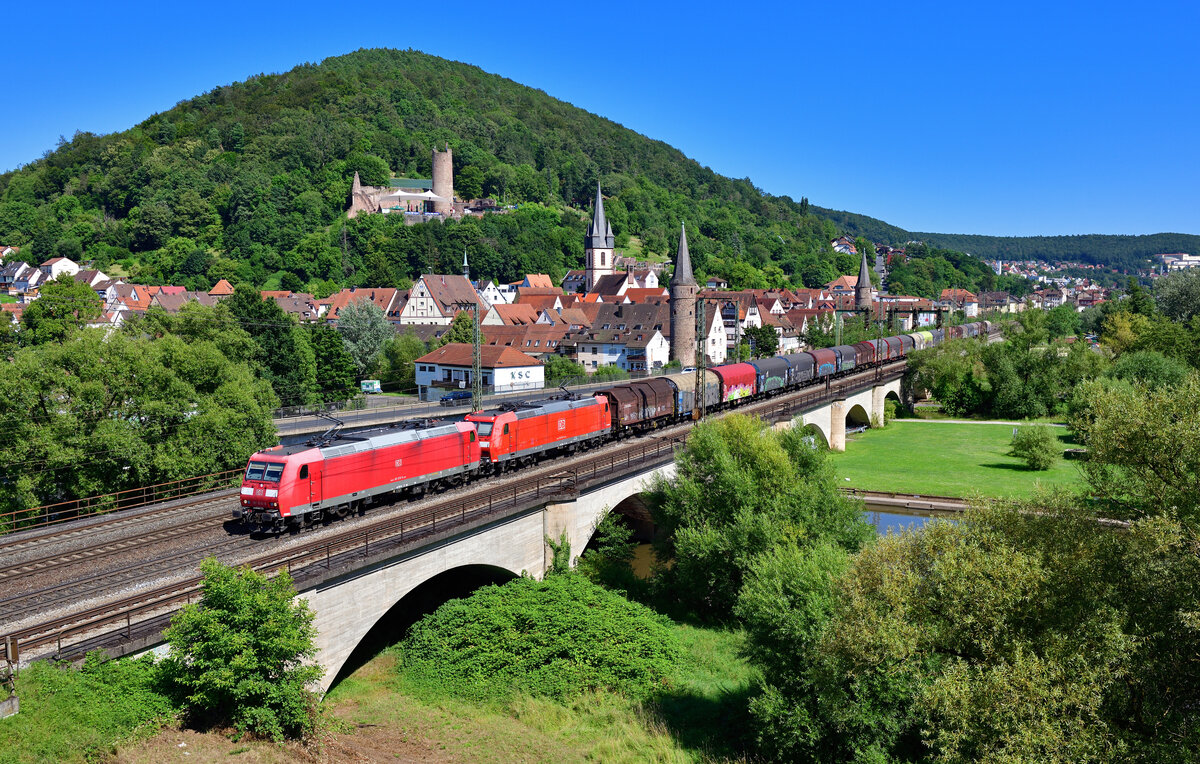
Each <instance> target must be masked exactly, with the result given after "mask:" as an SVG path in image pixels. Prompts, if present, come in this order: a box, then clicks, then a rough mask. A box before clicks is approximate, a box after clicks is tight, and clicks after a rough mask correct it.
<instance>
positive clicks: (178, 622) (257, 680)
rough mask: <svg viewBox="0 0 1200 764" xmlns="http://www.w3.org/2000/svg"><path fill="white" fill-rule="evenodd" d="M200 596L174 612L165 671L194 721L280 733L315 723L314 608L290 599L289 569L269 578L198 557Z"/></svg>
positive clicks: (307, 728)
mask: <svg viewBox="0 0 1200 764" xmlns="http://www.w3.org/2000/svg"><path fill="white" fill-rule="evenodd" d="M200 570H201V572H202V573H203V574H204V582H203V583H202V584H201V598H200V601H199V602H198V603H196V604H193V605H188V606H186V607H184V608H183V609H182V610H181V611H179V613H177V614H176V615H175V617H174V618H172V619H171V626H170V628H168V629H167V631H166V634H165V637H166V640H167V644H169V645H170V646H171V656H170V657H169V658H167V659H166V660H165V661H163V662H162V664H161V665H162V671H163V677H164V679H165V680H166V681H167V682H168V684H169V685H170V686H172V688H173V689H174V690H175V691H176V692H177V693H178V695H179V697H180V701H181V702H182V705H183V706H184V708H185V709H186V711H187V712H188V714H189V715H190V716H191V718H192V721H193V722H197V723H200V724H202V725H203V724H214V723H215V724H220V723H232V724H233V725H234V726H236V727H237V728H238V729H240V730H246V731H249V732H252V733H254V734H256V735H260V736H263V737H270V738H272V739H275V740H281V739H283V738H284V737H285V736H289V737H298V736H301V735H304V734H306V733H308V732H311V731H312V728H313V712H314V709H315V695H314V693H313V692H312V691H311V690H310V689H309V685H310V684H311V683H312V682H315V681H316V680H317V679H319V678H320V677H321V673H322V669H321V667H320V666H317V665H314V664H312V663H310V662H309V659H311V658H313V657H314V656H315V655H316V652H317V649H316V646H315V644H314V642H313V640H314V638H315V637H316V629H315V628H313V625H312V621H313V613H312V611H310V610H309V609H308V605H307V603H305V602H303V601H300V602H293V598H294V596H295V593H296V592H295V589H294V588H293V587H292V579H291V576H289V575H288V574H287V572H286V571H282V570H281V571H280V572H279V574H278V575H277V576H275V578H272V579H268V578H267V577H266V576H264V575H262V574H261V573H255V572H254V571H252V570H249V569H241V570H237V569H234V568H231V567H229V566H227V565H223V564H221V563H220V562H217V560H215V559H213V558H209V559H207V560H205V561H204V562H203V563H201V565H200Z"/></svg>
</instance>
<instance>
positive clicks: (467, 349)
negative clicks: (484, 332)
mask: <svg viewBox="0 0 1200 764" xmlns="http://www.w3.org/2000/svg"><path fill="white" fill-rule="evenodd" d="M480 356H481V363H480V375H481V376H482V381H483V389H484V392H485V393H493V392H496V393H509V392H516V391H519V390H541V389H542V388H543V387H545V386H546V376H545V369H544V367H543V366H542V364H541V362H540V361H538V360H537V359H536V358H534V357H532V356H528V355H526V354H524V353H522V352H521V351H519V350H516V349H514V348H511V347H507V346H496V345H484V346H483V347H482V348H480ZM414 363H415V364H416V378H417V379H416V381H417V390H418V391H419V393H420V397H421V400H423V401H429V400H436V399H438V398H440V397H441V396H442V395H444V394H445V393H448V392H451V391H453V390H470V389H471V384H472V379H471V373H472V369H473V368H474V365H473V363H472V348H471V346H470V345H468V344H466V343H464V342H451V343H450V344H448V345H443V346H442V347H440V348H438V349H437V350H434V351H433V352H431V353H426V354H425V355H423V356H421V357H420V358H418V359H417V360H416V361H414Z"/></svg>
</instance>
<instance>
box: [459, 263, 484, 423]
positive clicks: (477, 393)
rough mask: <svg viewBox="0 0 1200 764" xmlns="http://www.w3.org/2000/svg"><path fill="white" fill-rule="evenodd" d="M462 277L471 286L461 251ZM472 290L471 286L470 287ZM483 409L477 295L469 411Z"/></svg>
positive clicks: (469, 271) (473, 305) (474, 310)
mask: <svg viewBox="0 0 1200 764" xmlns="http://www.w3.org/2000/svg"><path fill="white" fill-rule="evenodd" d="M462 275H463V278H465V279H466V280H467V286H471V268H470V266H469V265H468V264H467V250H466V249H465V248H464V249H463V263H462ZM471 288H472V289H474V287H473V286H471ZM482 409H483V346H482V342H481V341H480V337H479V295H476V296H475V299H474V300H473V301H472V302H471V411H480V410H482Z"/></svg>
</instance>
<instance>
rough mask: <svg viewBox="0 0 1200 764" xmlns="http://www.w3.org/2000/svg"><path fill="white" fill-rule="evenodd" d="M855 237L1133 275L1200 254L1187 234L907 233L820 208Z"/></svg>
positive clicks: (1197, 241)
mask: <svg viewBox="0 0 1200 764" xmlns="http://www.w3.org/2000/svg"><path fill="white" fill-rule="evenodd" d="M813 209H814V210H816V211H817V212H818V213H819V214H820V215H822V216H824V217H827V218H829V219H830V220H832V221H834V223H836V224H837V226H838V227H839V228H841V229H842V230H844V231H846V232H847V233H849V234H850V235H852V236H862V237H864V238H867V239H870V240H871V241H878V242H887V243H891V244H899V243H902V242H906V241H923V242H925V243H927V244H929V245H931V246H934V247H939V248H942V249H948V250H956V251H958V252H969V253H971V254H972V255H975V256H976V257H981V258H985V259H995V258H1002V259H1004V260H1033V259H1040V260H1047V261H1055V260H1069V261H1073V262H1083V263H1095V264H1098V265H1109V266H1112V267H1115V268H1120V269H1122V270H1127V271H1132V270H1136V269H1138V268H1144V267H1145V266H1146V264H1147V261H1148V260H1149V258H1151V257H1153V256H1154V255H1158V254H1169V253H1173V252H1187V253H1190V254H1197V253H1200V236H1198V235H1194V234H1186V233H1155V234H1146V235H1143V236H1113V235H1105V234H1082V235H1078V236H981V235H978V234H955V233H924V232H918V231H906V230H904V229H903V228H898V227H897V226H894V225H890V224H888V223H885V222H883V221H882V220H877V219H875V218H872V217H869V216H867V215H859V214H857V213H854V212H844V211H842V210H827V209H822V208H819V207H814V208H813Z"/></svg>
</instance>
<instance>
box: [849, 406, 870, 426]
mask: <svg viewBox="0 0 1200 764" xmlns="http://www.w3.org/2000/svg"><path fill="white" fill-rule="evenodd" d="M846 424H847V425H848V426H849V425H853V426H855V427H864V426H867V427H869V426H870V424H871V415H870V413H868V412H867V410H866V409H865V408H863V406H862V404H861V403H855V404H853V405H852V406H850V407H849V408H848V409H846Z"/></svg>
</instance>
